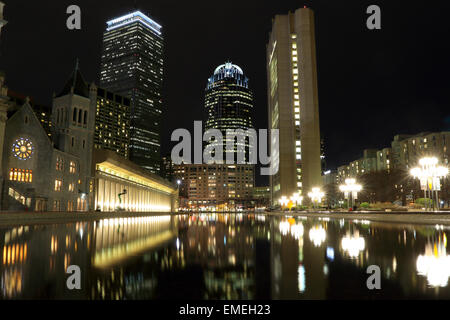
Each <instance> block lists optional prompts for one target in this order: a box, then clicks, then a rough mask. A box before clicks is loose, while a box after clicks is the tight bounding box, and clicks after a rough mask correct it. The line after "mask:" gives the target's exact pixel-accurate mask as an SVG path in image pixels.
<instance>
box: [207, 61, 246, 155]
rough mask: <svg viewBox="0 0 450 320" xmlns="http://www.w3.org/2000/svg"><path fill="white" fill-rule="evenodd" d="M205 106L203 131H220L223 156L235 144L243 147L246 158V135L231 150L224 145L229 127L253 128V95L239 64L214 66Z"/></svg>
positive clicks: (229, 63) (235, 128)
mask: <svg viewBox="0 0 450 320" xmlns="http://www.w3.org/2000/svg"><path fill="white" fill-rule="evenodd" d="M205 108H206V113H207V120H206V124H205V130H208V129H218V130H220V131H221V132H222V135H223V137H224V141H223V151H224V157H226V156H225V152H233V153H234V152H236V150H237V147H243V148H245V155H246V160H247V161H248V160H249V157H248V155H249V147H250V146H249V143H250V141H249V139H248V138H246V139H245V145H244V146H239V145H238V141H236V142H234V144H235V147H234V149H233V150H227V148H226V144H227V139H226V131H227V130H228V129H230V130H237V129H243V130H248V129H253V121H252V112H253V94H252V92H251V90H250V89H249V87H248V78H247V77H246V76H245V75H244V72H243V71H242V69H241V68H240V67H239V66H237V65H235V64H232V63H231V62H227V63H225V64H222V65H220V66H218V67H217V68H216V69H215V71H214V74H213V76H212V77H211V78H209V79H208V84H207V87H206V94H205ZM235 140H237V139H235ZM233 158H234V159H235V160H237V157H236V155H233ZM225 160H226V159H224V161H225Z"/></svg>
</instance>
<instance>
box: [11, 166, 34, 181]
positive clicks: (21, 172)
mask: <svg viewBox="0 0 450 320" xmlns="http://www.w3.org/2000/svg"><path fill="white" fill-rule="evenodd" d="M9 180H10V181H17V182H27V183H31V182H33V170H28V169H17V168H11V169H10V170H9Z"/></svg>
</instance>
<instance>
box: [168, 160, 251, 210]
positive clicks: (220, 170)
mask: <svg viewBox="0 0 450 320" xmlns="http://www.w3.org/2000/svg"><path fill="white" fill-rule="evenodd" d="M174 175H175V177H176V178H177V179H180V182H181V184H180V195H181V196H184V197H185V198H186V200H187V201H186V202H187V203H186V207H185V208H184V209H190V210H194V211H197V210H208V211H234V210H236V209H240V208H244V207H248V206H250V205H251V201H252V198H253V184H254V182H253V181H254V170H253V165H222V164H180V165H176V164H175V165H174Z"/></svg>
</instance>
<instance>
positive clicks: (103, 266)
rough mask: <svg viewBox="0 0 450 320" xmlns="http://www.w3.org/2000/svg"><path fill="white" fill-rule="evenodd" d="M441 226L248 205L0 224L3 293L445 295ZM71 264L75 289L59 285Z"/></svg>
mask: <svg viewBox="0 0 450 320" xmlns="http://www.w3.org/2000/svg"><path fill="white" fill-rule="evenodd" d="M449 233H450V232H449V228H448V227H443V226H422V225H411V224H405V225H403V224H385V223H378V222H369V221H358V220H353V221H350V220H345V221H344V220H339V219H336V220H334V219H326V218H306V217H290V216H283V217H272V216H266V215H254V214H249V215H247V214H208V215H192V216H189V215H175V216H158V217H154V216H149V217H143V218H124V219H104V220H99V221H96V222H78V223H71V224H54V225H33V226H20V227H0V246H1V250H2V252H1V255H2V257H1V259H0V277H1V278H0V298H1V299H100V300H103V299H105V300H110V299H170V298H174V299H175V298H181V299H259V298H261V299H348V298H350V299H367V298H369V299H370V298H383V299H385V298H387V299H394V298H400V299H404V298H412V299H450V285H449V277H450V255H449V252H448V248H447V246H448V244H447V236H448V234H449ZM70 265H77V266H79V267H80V270H81V290H69V289H68V288H67V285H66V281H67V278H68V277H69V274H66V272H65V270H67V268H68V266H70ZM369 265H378V266H379V267H380V270H381V290H369V289H368V288H367V285H366V281H367V278H368V277H369V276H370V275H369V274H367V272H366V269H367V267H368V266H369Z"/></svg>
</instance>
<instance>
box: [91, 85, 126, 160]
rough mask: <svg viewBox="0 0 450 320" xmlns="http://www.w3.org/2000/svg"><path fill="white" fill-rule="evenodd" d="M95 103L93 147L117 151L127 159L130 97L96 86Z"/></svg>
mask: <svg viewBox="0 0 450 320" xmlns="http://www.w3.org/2000/svg"><path fill="white" fill-rule="evenodd" d="M96 103H97V109H96V113H95V133H94V147H95V148H96V149H105V150H111V151H114V152H117V153H118V154H120V155H121V156H122V157H124V158H126V159H128V158H129V154H128V148H129V142H130V133H129V131H130V105H131V101H130V99H129V98H126V97H123V96H120V95H118V94H115V93H113V92H111V91H108V90H105V89H102V88H96Z"/></svg>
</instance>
